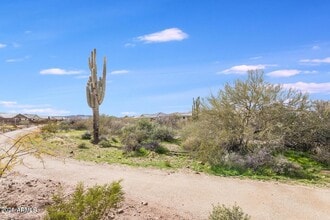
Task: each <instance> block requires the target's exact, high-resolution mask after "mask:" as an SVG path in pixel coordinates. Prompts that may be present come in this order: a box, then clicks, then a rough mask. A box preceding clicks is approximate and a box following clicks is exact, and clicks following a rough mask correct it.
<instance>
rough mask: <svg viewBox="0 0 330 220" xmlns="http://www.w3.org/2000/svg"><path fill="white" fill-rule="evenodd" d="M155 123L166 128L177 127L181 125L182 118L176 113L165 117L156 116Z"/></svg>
mask: <svg viewBox="0 0 330 220" xmlns="http://www.w3.org/2000/svg"><path fill="white" fill-rule="evenodd" d="M156 123H157V124H159V125H162V126H165V127H167V128H171V129H179V128H181V127H182V124H183V123H182V120H181V119H180V116H178V115H169V116H165V117H157V118H156Z"/></svg>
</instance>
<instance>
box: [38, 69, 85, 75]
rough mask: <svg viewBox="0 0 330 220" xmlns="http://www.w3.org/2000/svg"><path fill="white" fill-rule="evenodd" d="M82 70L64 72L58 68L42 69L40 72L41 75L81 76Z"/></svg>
mask: <svg viewBox="0 0 330 220" xmlns="http://www.w3.org/2000/svg"><path fill="white" fill-rule="evenodd" d="M83 72H84V71H83V70H65V69H60V68H50V69H44V70H41V71H40V74H42V75H74V74H81V73H83Z"/></svg>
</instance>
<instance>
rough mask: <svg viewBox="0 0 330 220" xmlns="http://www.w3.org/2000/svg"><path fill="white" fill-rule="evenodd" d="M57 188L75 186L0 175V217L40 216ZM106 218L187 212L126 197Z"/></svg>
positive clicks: (24, 218)
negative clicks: (176, 211)
mask: <svg viewBox="0 0 330 220" xmlns="http://www.w3.org/2000/svg"><path fill="white" fill-rule="evenodd" d="M60 189H65V192H66V194H70V192H72V191H73V190H74V186H70V185H68V184H64V183H61V182H59V181H55V180H52V179H38V178H31V177H29V176H27V175H24V174H20V173H18V172H12V173H11V174H9V175H8V176H6V177H4V178H1V179H0V194H1V197H0V209H1V212H0V219H10V220H13V219H15V220H16V219H17V220H18V219H19V220H28V219H29V220H30V219H31V220H32V219H33V220H34V219H43V218H44V216H45V214H46V211H45V209H46V207H47V205H50V204H51V203H52V195H53V194H54V193H56V192H58V191H59V190H60ZM107 219H121V220H124V219H141V220H142V219H150V220H151V219H155V220H156V219H189V216H182V215H179V214H177V213H175V211H174V210H171V209H170V208H166V207H165V208H164V207H161V208H159V206H158V205H157V204H149V203H148V202H147V201H134V200H132V199H129V198H125V200H124V202H122V203H121V204H120V206H119V208H118V209H116V210H112V211H111V212H110V213H108V216H107Z"/></svg>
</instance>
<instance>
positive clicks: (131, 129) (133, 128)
mask: <svg viewBox="0 0 330 220" xmlns="http://www.w3.org/2000/svg"><path fill="white" fill-rule="evenodd" d="M121 137H122V143H123V144H124V145H125V149H126V151H136V150H138V149H140V148H141V147H144V148H145V149H147V150H151V151H155V152H157V153H165V152H167V149H165V148H162V147H160V144H159V143H160V141H171V140H173V139H174V134H173V131H172V130H171V129H169V128H166V127H165V126H161V125H159V124H157V123H153V122H150V121H149V120H147V119H142V120H139V121H137V122H136V123H135V124H131V125H128V126H126V127H124V128H123V129H122V136H121Z"/></svg>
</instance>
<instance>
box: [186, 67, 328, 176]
mask: <svg viewBox="0 0 330 220" xmlns="http://www.w3.org/2000/svg"><path fill="white" fill-rule="evenodd" d="M329 103H330V102H324V101H323V102H312V101H310V100H309V99H308V95H307V94H304V93H301V92H298V91H296V90H290V89H284V88H283V87H282V86H281V85H273V84H270V83H267V82H265V81H264V77H263V72H262V71H259V70H256V71H248V77H247V79H246V80H244V81H243V80H237V81H235V83H234V84H233V85H230V84H226V85H225V86H224V88H223V89H222V90H220V91H219V92H218V94H216V95H211V96H210V97H207V98H205V99H203V100H202V103H201V107H200V112H199V117H198V119H197V120H195V121H192V122H190V123H189V124H188V125H187V127H186V128H184V129H183V131H182V132H181V137H182V140H183V142H182V143H183V147H184V148H185V149H186V150H190V151H193V152H194V155H196V156H197V157H198V159H200V160H202V161H204V162H209V163H210V164H211V165H215V166H217V165H225V166H226V167H235V168H239V169H250V170H253V171H257V172H263V171H266V170H272V169H274V170H273V171H272V172H275V173H277V174H280V175H286V176H294V177H299V176H300V177H303V178H304V176H306V175H305V174H304V172H303V171H302V169H301V168H300V167H299V166H298V165H297V164H295V163H292V162H284V161H282V160H280V161H277V163H278V167H276V166H275V167H274V166H272V164H273V163H275V162H274V161H275V156H274V155H277V154H279V153H281V152H285V151H286V150H287V149H294V150H295V151H307V152H308V153H310V154H315V155H316V154H317V152H321V151H322V152H323V153H324V154H325V155H329V154H330V148H329V147H328V146H330V104H329ZM320 149H321V150H320ZM327 152H329V153H327ZM315 158H316V157H315ZM320 158H322V157H320ZM324 159H326V157H323V161H326V160H324ZM290 172H291V174H290Z"/></svg>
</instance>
